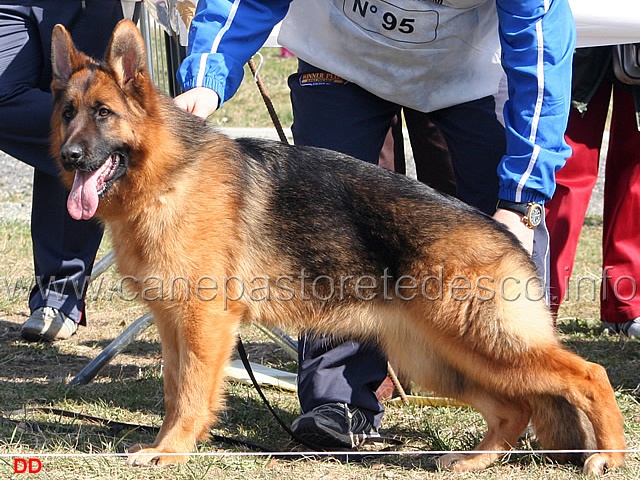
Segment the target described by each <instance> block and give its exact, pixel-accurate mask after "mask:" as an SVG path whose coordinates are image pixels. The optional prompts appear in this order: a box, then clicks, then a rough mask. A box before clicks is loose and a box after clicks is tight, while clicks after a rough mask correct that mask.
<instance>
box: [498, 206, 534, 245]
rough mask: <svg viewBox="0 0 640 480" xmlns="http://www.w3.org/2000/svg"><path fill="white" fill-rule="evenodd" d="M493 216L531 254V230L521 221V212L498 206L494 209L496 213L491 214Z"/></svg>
mask: <svg viewBox="0 0 640 480" xmlns="http://www.w3.org/2000/svg"><path fill="white" fill-rule="evenodd" d="M493 218H494V220H497V221H499V222H500V223H502V224H504V225H506V227H507V228H508V229H509V230H510V231H511V233H513V234H514V235H515V236H516V237H518V240H520V243H522V246H523V247H524V249H525V250H526V251H527V252H529V255H531V253H532V252H533V230H532V229H530V228H529V227H527V226H526V225H525V224H524V223H523V221H522V215H521V214H519V213H516V212H512V211H511V210H504V209H502V208H499V209H498V210H496V213H494V214H493Z"/></svg>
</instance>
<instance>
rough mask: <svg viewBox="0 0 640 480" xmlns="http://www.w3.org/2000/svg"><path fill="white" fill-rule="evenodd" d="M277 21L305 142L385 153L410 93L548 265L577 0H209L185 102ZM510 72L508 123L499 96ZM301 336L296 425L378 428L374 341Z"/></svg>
mask: <svg viewBox="0 0 640 480" xmlns="http://www.w3.org/2000/svg"><path fill="white" fill-rule="evenodd" d="M282 19H284V21H283V24H282V27H281V30H280V34H279V37H278V41H279V43H280V44H281V45H282V46H283V47H285V48H287V49H288V50H290V51H291V52H292V53H293V54H295V55H296V56H297V57H298V59H299V67H298V71H297V72H296V73H295V74H293V75H292V76H291V77H290V78H289V87H290V89H291V101H292V105H293V113H294V122H293V125H292V132H293V135H294V140H295V143H296V144H301V145H313V146H320V147H326V148H331V149H334V150H338V151H341V152H344V153H348V154H351V155H353V156H355V157H356V158H360V159H362V160H364V161H368V162H371V163H375V162H377V159H378V156H379V153H380V149H381V147H382V145H383V142H384V138H385V135H386V133H387V131H388V129H389V125H390V123H391V121H392V119H393V117H394V115H396V114H397V113H398V112H399V110H400V108H401V107H409V108H412V109H415V110H417V111H420V112H426V113H429V117H430V119H431V120H432V121H433V122H434V123H435V124H436V125H437V126H438V128H439V129H440V130H441V131H442V133H443V135H444V137H445V139H446V141H447V145H448V148H449V150H450V153H451V159H452V163H453V166H454V171H455V174H456V183H457V195H458V197H460V198H461V199H462V200H464V201H466V202H467V203H469V204H472V205H474V206H476V207H477V208H479V209H480V210H482V211H484V212H485V213H487V214H489V215H493V216H494V218H495V219H496V220H498V221H501V222H503V223H504V224H506V225H507V226H508V228H509V229H510V230H511V231H512V232H513V233H514V234H515V235H516V236H517V237H518V238H519V239H520V241H521V242H522V244H523V246H524V247H525V248H526V249H527V250H528V251H529V252H531V253H532V255H533V259H534V261H535V262H536V263H537V265H538V267H539V269H540V270H541V275H542V276H543V277H546V274H545V264H546V258H547V246H548V237H547V231H546V227H545V224H544V211H543V209H542V207H541V204H544V202H545V201H546V200H548V199H549V198H551V196H552V194H553V192H554V188H555V172H556V171H557V170H558V169H559V168H561V167H562V165H563V164H564V162H565V160H566V158H567V157H568V155H569V154H570V149H569V147H568V146H567V144H566V143H565V141H564V138H563V133H564V131H565V128H566V124H567V118H568V113H569V107H570V98H571V96H570V93H571V92H570V89H571V82H570V75H571V58H572V53H573V48H574V45H575V27H574V23H573V17H572V15H571V11H570V9H569V5H568V2H567V0H442V1H440V0H437V1H436V0H385V1H384V2H383V1H381V0H295V1H293V2H291V1H287V0H263V1H260V0H200V1H199V3H198V6H197V11H196V15H195V18H194V19H193V21H192V24H191V27H190V32H189V47H188V56H187V57H186V59H185V60H184V61H183V62H182V65H181V67H180V70H179V72H178V78H179V81H180V83H181V84H182V87H183V89H184V90H185V93H183V94H182V95H180V96H178V97H177V98H176V103H177V104H178V105H179V106H181V107H182V108H184V109H185V110H187V111H189V112H192V113H193V114H195V115H199V116H201V117H203V118H206V117H208V116H209V115H210V114H211V113H213V112H214V111H215V110H216V109H217V108H218V107H219V106H220V105H222V104H223V103H224V102H226V101H228V100H229V99H230V98H231V97H232V96H233V95H234V94H235V92H236V90H237V89H238V87H239V85H240V82H241V80H242V75H243V66H244V64H245V63H246V62H247V61H248V60H249V58H250V57H251V56H252V55H253V54H254V53H255V52H256V51H257V50H258V49H259V48H260V46H261V45H262V44H263V43H264V41H265V40H266V38H267V36H268V35H269V33H270V31H271V30H272V28H273V26H274V25H276V24H277V23H278V22H279V21H281V20H282ZM505 74H506V79H507V92H508V99H507V101H506V103H505V105H504V110H503V114H504V117H503V119H504V126H503V125H502V124H501V123H500V122H499V121H498V119H497V116H496V107H495V98H496V95H497V94H498V91H499V85H500V81H501V79H502V78H503V76H504V75H505ZM496 172H497V174H496ZM299 349H300V351H299V355H300V363H299V380H298V381H299V393H298V395H299V398H300V403H301V407H302V415H301V416H300V417H298V418H297V419H296V420H295V421H294V423H293V425H292V427H293V429H294V430H295V431H296V432H297V433H298V434H299V435H302V436H305V437H306V438H307V439H308V440H309V441H311V442H313V443H315V444H317V445H320V446H324V447H326V448H345V447H346V448H353V447H356V446H358V445H359V444H360V443H362V442H363V441H365V440H366V439H367V438H368V437H370V436H374V435H376V434H377V428H378V426H379V424H380V419H381V416H382V412H383V408H382V406H381V405H380V403H379V402H378V400H377V398H376V397H375V389H376V388H377V386H378V385H379V384H380V382H381V381H382V380H383V379H384V378H385V375H386V361H385V359H384V358H383V356H382V355H381V354H380V353H379V352H378V350H377V348H376V347H375V346H372V345H362V344H360V343H358V342H355V341H349V340H344V339H334V338H327V337H323V338H315V337H313V336H303V337H302V338H301V341H300V342H299Z"/></svg>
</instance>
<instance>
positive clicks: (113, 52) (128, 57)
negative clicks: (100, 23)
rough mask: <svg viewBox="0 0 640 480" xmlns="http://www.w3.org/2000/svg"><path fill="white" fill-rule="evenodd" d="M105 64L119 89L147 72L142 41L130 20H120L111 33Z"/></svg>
mask: <svg viewBox="0 0 640 480" xmlns="http://www.w3.org/2000/svg"><path fill="white" fill-rule="evenodd" d="M106 61H107V63H108V64H109V65H110V66H111V68H113V70H114V71H115V74H116V75H117V77H118V80H119V82H120V86H121V87H123V88H124V87H125V86H126V84H127V83H129V82H130V81H131V80H135V78H136V76H137V75H138V74H141V73H142V74H144V73H145V72H146V70H147V62H146V52H145V47H144V40H143V39H142V36H141V35H140V32H139V31H138V28H137V27H136V25H135V24H134V23H133V22H132V21H131V20H121V21H120V22H119V23H118V25H116V28H115V29H114V31H113V35H112V36H111V42H110V43H109V48H108V49H107V57H106Z"/></svg>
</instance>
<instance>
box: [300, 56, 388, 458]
mask: <svg viewBox="0 0 640 480" xmlns="http://www.w3.org/2000/svg"><path fill="white" fill-rule="evenodd" d="M317 73H320V75H316V74H317ZM289 86H290V88H291V101H292V105H293V114H294V121H293V125H292V132H293V135H294V140H295V143H296V144H298V145H311V146H316V147H323V148H329V149H332V150H336V151H339V152H342V153H347V154H350V155H352V156H354V157H356V158H359V159H361V160H364V161H367V162H369V163H377V162H378V158H379V155H380V150H381V148H382V144H383V142H384V139H385V136H386V134H387V132H388V131H389V128H390V125H391V121H392V119H393V116H394V115H395V114H397V113H398V110H399V109H398V107H397V106H395V105H393V104H390V103H388V102H385V101H383V100H381V99H379V98H377V97H375V96H373V95H371V94H370V93H368V92H366V91H364V90H362V89H361V88H360V87H358V86H357V85H355V84H352V83H345V82H343V81H341V80H340V79H338V78H336V77H334V76H332V75H330V74H327V73H326V72H322V71H320V70H318V69H316V68H314V67H312V66H310V65H308V64H306V63H304V62H300V69H299V71H298V73H296V74H294V75H292V76H291V77H290V78H289ZM299 356H300V362H299V366H298V375H299V377H298V397H299V399H300V405H301V408H302V412H303V413H309V412H312V411H313V410H314V409H318V407H320V406H321V405H323V404H333V405H345V404H346V405H349V406H350V407H357V409H358V412H360V413H363V414H364V415H365V417H366V419H367V420H368V422H369V423H371V424H373V425H374V426H375V427H377V426H378V425H379V423H380V420H381V417H382V412H383V407H382V405H380V403H379V402H378V400H377V398H376V396H375V390H376V388H377V386H378V385H379V384H380V383H381V382H382V381H383V380H384V378H385V377H386V373H387V368H386V360H385V358H384V356H383V355H382V354H381V353H380V352H379V350H378V349H377V348H376V347H374V346H371V345H363V344H360V343H359V342H355V341H336V340H334V339H331V338H328V337H316V336H312V335H306V336H305V335H303V336H302V337H301V338H300V341H299ZM330 414H331V412H329V415H328V417H330V416H331V415H330ZM323 415H324V414H323ZM301 419H302V420H301ZM307 420H308V421H309V422H312V423H314V424H315V425H317V422H316V421H315V420H316V419H314V418H308V417H305V416H304V415H303V416H302V417H300V418H299V419H297V421H296V422H294V427H296V428H297V430H298V431H299V432H300V433H306V431H304V430H306V428H307V427H308V425H306V424H305V422H306V421H307ZM325 420H326V422H331V421H332V419H331V418H325V417H323V422H324V421H325ZM347 438H348V436H347ZM314 440H316V443H322V439H314ZM355 440H357V439H355ZM349 441H350V440H349ZM321 446H331V445H321ZM335 446H352V445H344V444H339V443H338V444H336V445H335Z"/></svg>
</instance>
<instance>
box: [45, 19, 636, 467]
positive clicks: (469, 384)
mask: <svg viewBox="0 0 640 480" xmlns="http://www.w3.org/2000/svg"><path fill="white" fill-rule="evenodd" d="M52 45H53V46H52V64H53V70H54V79H53V82H52V90H53V93H54V98H55V105H54V112H53V119H52V133H51V140H52V151H53V152H54V153H55V156H56V157H57V158H58V159H59V162H60V164H61V166H62V170H63V172H62V175H63V179H64V181H65V182H66V184H67V185H68V187H69V188H70V194H69V199H68V210H69V212H70V213H71V215H72V216H73V217H75V218H78V219H88V218H91V217H93V216H94V215H97V217H99V218H100V219H102V220H103V221H104V222H105V223H106V224H107V225H108V226H109V227H110V231H111V235H112V240H113V245H114V250H115V253H116V259H117V265H118V269H119V271H120V272H121V273H122V274H123V275H127V276H130V277H131V278H135V279H137V281H136V282H133V283H135V285H134V289H136V292H137V293H139V294H140V296H142V297H144V296H145V281H146V279H155V281H156V282H158V281H160V285H161V294H157V295H154V296H153V298H146V302H147V303H148V308H149V309H150V310H151V311H152V313H153V317H154V319H155V323H156V326H157V328H158V331H159V334H160V338H161V343H162V355H163V361H164V396H165V409H166V414H165V418H164V422H163V424H162V428H161V429H160V431H159V433H158V436H157V438H156V439H155V441H154V443H153V444H151V445H135V446H133V447H132V448H131V449H130V450H129V454H130V456H129V457H128V462H129V463H130V464H134V465H144V464H149V463H157V464H165V463H173V462H184V461H186V460H187V458H188V455H189V453H190V452H192V451H193V449H194V446H195V442H197V441H199V440H203V439H206V438H207V434H208V430H209V428H210V426H211V424H212V423H213V421H214V420H215V419H216V416H217V415H218V412H219V411H220V409H221V406H222V403H223V402H222V396H223V387H224V375H223V372H224V368H225V365H226V364H227V362H228V361H229V357H230V355H231V353H232V349H233V347H234V345H235V343H236V333H237V329H238V326H239V324H240V323H241V322H242V321H248V320H252V319H259V320H260V321H261V322H264V323H267V324H275V325H279V326H284V327H295V328H299V329H302V330H307V331H314V332H318V333H328V334H332V335H334V336H336V335H338V336H341V337H346V338H360V339H363V340H365V339H366V340H373V341H375V342H377V344H379V345H380V346H381V348H382V349H383V350H384V352H385V353H386V355H387V358H388V359H389V360H390V361H391V363H392V364H393V365H395V366H397V368H398V370H399V371H400V372H402V373H403V375H406V376H407V377H409V378H411V379H412V380H413V381H415V382H416V383H417V384H419V385H421V386H422V387H425V388H426V389H428V390H430V391H433V392H436V393H438V394H440V395H444V396H447V397H452V398H456V399H459V400H461V401H463V402H465V403H467V404H469V405H470V406H472V407H473V408H475V409H476V410H477V411H479V412H480V413H481V414H482V415H483V416H484V419H485V420H486V422H487V427H488V430H487V433H486V436H485V437H484V439H483V440H482V441H481V442H480V443H479V444H478V445H477V447H476V450H477V451H475V452H474V451H471V452H469V453H462V454H459V453H455V454H454V453H452V454H448V455H444V456H442V457H440V459H439V465H440V466H441V467H442V468H448V469H451V470H458V471H462V470H474V469H482V468H485V467H487V466H488V465H490V464H491V463H492V462H493V461H494V460H496V459H497V458H499V457H500V456H501V454H500V452H502V451H507V450H508V449H509V448H512V446H514V445H515V444H516V442H517V441H518V438H519V436H520V435H521V434H522V433H523V431H524V430H525V429H526V428H527V426H528V424H529V422H530V421H531V422H532V423H533V425H534V426H535V428H536V433H537V435H538V437H539V439H540V442H541V444H542V446H543V447H544V448H546V449H554V450H557V449H571V450H575V449H580V450H594V449H595V450H598V451H597V452H596V453H593V452H591V453H593V454H591V455H587V454H585V455H583V456H580V453H576V454H575V455H574V456H576V455H577V456H578V457H579V459H578V460H579V461H581V462H584V470H585V471H586V472H588V473H591V474H596V475H597V474H601V473H603V472H604V471H605V470H607V469H610V468H615V467H618V466H620V465H621V464H622V463H623V460H624V452H620V450H625V440H624V433H623V420H622V415H621V413H620V410H619V409H618V406H617V404H616V401H615V399H614V392H613V389H612V388H611V385H610V383H609V380H608V377H607V374H606V372H605V370H604V368H602V367H601V366H599V365H596V364H593V363H589V362H586V361H585V360H583V359H582V358H580V357H579V356H577V355H575V354H574V353H571V352H569V351H568V350H566V349H565V348H563V346H562V345H561V344H560V343H559V340H558V339H557V338H556V335H555V332H554V329H553V326H552V318H551V315H550V313H549V311H548V309H547V308H546V306H545V302H544V300H543V299H542V298H543V295H542V286H541V284H540V282H539V280H538V278H537V275H536V269H535V266H534V265H533V263H532V261H531V259H530V257H529V255H528V254H527V253H526V252H525V251H524V249H522V248H521V246H520V244H519V243H518V241H517V240H516V238H515V237H514V236H512V235H511V234H510V233H509V232H508V231H507V229H506V228H504V227H503V226H501V225H500V224H498V223H497V222H496V221H494V220H493V219H492V218H490V217H488V216H486V215H483V214H482V213H479V212H478V211H476V210H475V209H473V208H471V207H468V206H466V205H464V204H463V203H462V202H459V201H457V200H455V199H452V198H447V197H444V196H442V195H440V194H438V193H436V192H434V191H433V190H432V189H430V188H428V187H426V186H424V185H422V184H420V183H419V182H417V181H414V180H411V179H408V178H406V177H404V176H402V175H398V174H395V173H392V172H388V171H385V170H384V169H382V168H379V167H377V166H372V165H369V164H367V163H365V162H362V161H359V160H355V159H353V158H350V157H348V156H345V155H341V154H338V153H335V152H331V151H328V150H324V149H318V148H304V147H295V146H289V145H285V144H283V143H280V142H275V141H266V140H257V139H251V138H245V139H239V140H232V139H230V138H227V137H226V136H224V135H222V134H220V133H218V132H216V131H215V129H213V128H211V127H210V126H208V125H206V124H205V123H204V122H203V121H202V120H200V119H198V118H196V117H194V116H192V115H190V114H188V113H186V112H183V111H181V110H180V109H178V108H177V107H175V106H174V105H173V102H172V100H171V99H170V98H169V97H168V96H165V95H163V94H162V93H160V92H159V91H158V90H157V89H156V87H155V86H154V84H153V83H152V80H151V78H150V76H149V72H148V71H147V67H146V60H145V59H146V56H145V47H144V41H143V39H142V37H141V36H140V34H139V33H138V30H137V28H136V27H135V25H134V24H133V23H132V22H130V21H128V20H124V21H122V22H121V23H120V24H118V26H117V27H116V29H115V30H114V33H113V36H112V38H111V41H110V44H109V46H108V48H107V53H106V57H105V60H104V61H96V60H93V59H91V58H89V57H88V56H86V55H85V54H83V53H81V52H79V51H77V50H76V49H75V47H74V45H73V42H72V39H71V37H70V36H69V34H68V32H67V31H66V30H65V29H64V27H62V26H61V25H58V26H56V27H55V29H54V31H53V41H52ZM147 297H150V296H149V295H147ZM175 453H182V454H183V455H167V454H175ZM565 453H567V452H565Z"/></svg>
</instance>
